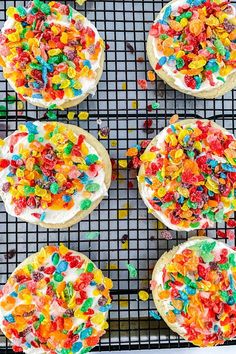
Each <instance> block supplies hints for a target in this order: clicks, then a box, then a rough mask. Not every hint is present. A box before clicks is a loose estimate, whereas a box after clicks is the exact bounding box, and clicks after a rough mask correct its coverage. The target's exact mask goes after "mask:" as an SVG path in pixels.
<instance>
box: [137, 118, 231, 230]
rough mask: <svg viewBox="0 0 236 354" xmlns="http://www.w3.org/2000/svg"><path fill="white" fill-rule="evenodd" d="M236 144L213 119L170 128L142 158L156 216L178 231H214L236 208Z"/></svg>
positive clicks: (145, 188)
mask: <svg viewBox="0 0 236 354" xmlns="http://www.w3.org/2000/svg"><path fill="white" fill-rule="evenodd" d="M235 157H236V140H235V137H234V136H233V135H232V134H230V133H229V132H227V130H226V129H224V128H222V127H220V126H219V125H218V124H216V123H214V122H213V121H209V120H206V119H205V120H199V119H186V120H183V121H179V122H177V123H175V124H172V125H170V126H168V127H166V128H164V129H163V130H162V131H161V132H160V133H159V134H158V135H157V136H156V137H155V138H154V139H153V140H152V141H151V143H150V144H149V145H148V147H147V149H146V150H145V152H144V154H142V155H141V156H140V159H141V167H140V170H139V176H138V184H139V192H140V194H141V197H142V199H143V201H144V203H145V204H146V206H147V207H148V209H149V212H150V213H152V214H153V215H154V216H155V217H156V218H158V219H159V220H160V221H161V222H163V223H164V224H165V225H166V226H167V227H169V228H170V229H173V230H177V231H191V230H193V229H203V228H207V227H211V226H213V225H214V224H215V222H222V221H224V220H227V219H228V218H229V217H230V215H231V214H232V213H233V211H234V210H236V203H235V197H234V193H235V182H236V160H235Z"/></svg>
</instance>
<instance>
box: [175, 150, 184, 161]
mask: <svg viewBox="0 0 236 354" xmlns="http://www.w3.org/2000/svg"><path fill="white" fill-rule="evenodd" d="M183 154H184V152H183V150H182V149H178V150H177V151H176V152H175V158H176V159H179V158H180V157H182V156H183Z"/></svg>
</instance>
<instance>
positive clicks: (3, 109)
mask: <svg viewBox="0 0 236 354" xmlns="http://www.w3.org/2000/svg"><path fill="white" fill-rule="evenodd" d="M6 114H7V109H6V106H3V105H0V117H5V116H6Z"/></svg>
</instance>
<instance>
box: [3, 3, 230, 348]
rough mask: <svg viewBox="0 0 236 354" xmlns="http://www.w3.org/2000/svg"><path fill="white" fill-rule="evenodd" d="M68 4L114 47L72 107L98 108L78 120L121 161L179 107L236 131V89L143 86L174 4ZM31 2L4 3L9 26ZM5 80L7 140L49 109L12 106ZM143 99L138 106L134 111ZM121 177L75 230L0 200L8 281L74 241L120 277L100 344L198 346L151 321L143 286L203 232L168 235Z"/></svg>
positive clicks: (119, 173) (127, 176)
mask: <svg viewBox="0 0 236 354" xmlns="http://www.w3.org/2000/svg"><path fill="white" fill-rule="evenodd" d="M61 2H63V3H66V4H70V5H71V6H73V7H74V8H76V9H77V10H80V11H81V12H82V13H83V14H85V15H86V16H87V17H88V18H89V19H90V20H91V21H92V22H94V23H95V25H96V27H97V29H98V31H99V32H100V34H101V36H102V37H103V38H104V40H105V42H106V44H107V51H106V63H105V67H104V73H103V76H102V79H101V81H100V83H99V85H98V90H97V93H96V95H95V96H94V97H89V98H88V99H87V100H86V101H84V102H83V103H81V104H80V106H78V107H74V108H73V109H70V111H74V112H76V113H77V114H78V113H79V112H80V111H88V112H90V118H89V120H88V121H79V120H78V119H74V120H73V121H72V123H73V124H77V125H79V126H81V127H82V128H84V129H87V130H88V131H89V132H90V133H91V134H93V135H94V136H96V137H98V138H99V136H98V130H99V129H100V128H101V127H109V128H110V133H109V135H108V137H107V139H100V138H99V139H100V140H101V142H102V143H103V144H104V146H105V147H106V148H107V149H108V151H109V154H110V156H111V158H112V159H114V160H115V161H117V160H119V159H122V158H123V159H124V158H125V152H126V150H127V149H128V148H129V147H131V146H133V145H135V144H137V143H138V142H140V141H141V140H144V139H151V138H152V137H153V136H155V135H156V134H157V133H158V132H160V130H161V129H162V128H163V127H164V126H166V125H167V124H168V119H169V118H170V116H171V115H172V114H174V113H178V114H179V115H180V117H181V118H185V117H202V118H209V119H214V120H216V121H217V122H218V123H219V124H222V125H223V126H224V127H226V128H228V129H229V130H230V131H231V132H235V129H236V127H235V123H234V116H235V112H236V110H235V104H234V99H235V97H236V90H233V91H231V92H230V93H228V94H226V95H225V96H224V97H221V98H218V99H215V100H200V99H196V98H193V97H190V96H186V95H183V94H181V93H179V92H177V91H174V90H172V89H171V88H169V87H168V86H166V85H165V84H164V83H163V82H162V81H161V80H159V79H158V80H157V81H156V82H155V83H149V84H148V90H147V91H143V90H141V89H140V88H138V85H137V80H138V79H145V78H146V73H147V70H149V69H150V66H149V64H148V60H147V56H146V53H145V42H146V38H147V33H148V30H149V28H150V25H151V23H152V22H153V20H154V18H155V14H157V12H158V11H159V10H160V9H161V7H162V6H163V5H165V3H166V1H154V0H124V1H123V0H118V1H112V0H106V1H104V0H100V1H98V0H95V1H90V0H88V1H87V3H85V4H84V5H83V6H82V7H79V6H78V5H77V4H76V2H75V1H61ZM27 3H28V1H0V21H1V27H2V25H3V23H4V21H5V19H6V10H7V8H8V7H9V6H17V5H22V4H24V5H26V4H27ZM127 43H129V44H130V45H131V46H132V47H133V48H134V50H133V51H132V50H130V49H128V48H127ZM140 57H141V58H143V60H140V59H139V58H140ZM124 83H125V85H126V89H124ZM0 85H1V86H0V87H1V92H0V104H1V105H6V116H3V117H1V120H0V135H1V137H5V136H7V135H8V134H10V133H11V132H13V131H14V130H15V129H16V128H17V126H18V125H19V124H21V123H24V122H25V120H26V119H35V118H36V119H42V118H44V117H45V113H46V111H45V110H43V109H40V108H36V107H33V106H30V105H27V104H26V105H25V108H24V109H23V111H22V110H21V109H22V107H20V106H19V105H17V104H15V105H12V104H9V102H6V100H5V98H6V96H7V95H13V94H14V92H13V91H12V90H11V88H10V87H9V86H8V84H7V83H6V81H5V80H4V79H3V78H2V77H1V79H0ZM134 102H136V105H137V108H136V109H134V108H133V107H134ZM152 102H159V104H160V108H159V109H158V110H157V111H152V112H149V111H148V108H147V107H148V105H150V104H151V103H152ZM77 114H76V116H75V117H77ZM16 117H18V118H17V119H16ZM146 118H151V119H152V120H153V123H154V124H153V130H151V131H147V130H145V129H143V122H144V120H145V119H146ZM58 120H59V121H61V122H67V123H68V120H67V111H59V112H58ZM70 123H71V122H70ZM98 123H99V124H98ZM116 165H117V164H116ZM114 175H116V178H115V179H114V180H113V182H112V186H111V189H110V191H109V196H108V198H107V199H105V200H103V202H102V203H101V204H100V205H99V207H98V208H97V209H96V210H95V211H93V213H92V214H91V215H89V216H88V217H87V218H86V219H85V220H83V221H81V222H80V223H79V224H76V225H74V226H73V227H71V228H70V229H66V230H64V229H63V230H45V229H42V228H40V227H37V226H34V225H30V224H27V223H25V222H22V221H20V220H17V219H15V218H13V217H11V216H9V215H8V214H7V213H6V212H5V209H4V206H3V203H2V202H1V203H0V234H1V236H0V283H1V285H3V284H4V283H5V282H6V280H7V278H8V276H9V275H10V274H11V272H12V271H13V270H14V269H15V267H16V265H17V264H19V263H20V262H21V261H23V260H24V259H25V258H26V257H27V256H28V255H30V254H32V253H33V252H36V251H37V250H39V249H40V248H41V247H42V246H44V245H46V244H58V243H60V242H64V243H65V244H66V245H67V246H68V247H70V248H72V249H75V250H80V251H81V252H84V253H85V254H86V255H87V256H88V257H90V258H91V259H92V260H93V261H95V263H96V264H97V265H98V266H99V267H100V268H101V269H102V270H103V271H104V272H105V273H106V275H108V276H109V277H111V278H112V279H113V282H114V289H113V290H112V296H113V308H112V310H111V311H110V315H109V322H110V329H109V331H108V332H107V334H106V335H105V336H104V337H103V338H102V340H101V343H100V345H99V346H98V347H97V348H96V350H100V351H105V350H110V351H112V350H126V349H129V350H134V349H151V348H180V347H186V346H190V344H188V343H187V342H185V341H184V340H182V339H181V338H179V337H178V336H177V335H175V334H174V333H172V332H171V331H170V330H169V329H168V327H167V326H166V325H165V323H164V322H163V321H156V320H154V319H152V318H150V316H149V311H150V310H155V306H154V303H153V301H152V299H151V297H150V299H149V300H148V301H147V302H141V301H138V291H139V290H140V289H143V290H147V291H149V290H148V289H149V281H150V277H151V272H152V269H153V266H154V264H155V262H156V260H157V259H158V258H159V257H160V255H161V254H162V253H163V252H165V251H166V250H169V249H170V248H171V247H172V246H173V245H175V244H178V243H180V242H183V241H185V240H186V239H187V237H188V236H193V234H194V232H193V233H190V234H187V233H185V232H181V233H178V232H174V231H172V232H171V233H172V237H173V238H172V239H171V240H166V239H165V238H164V237H163V234H162V232H161V231H162V228H161V225H160V224H159V223H158V222H157V221H156V219H154V218H153V217H152V216H151V215H149V214H148V213H147V208H146V207H145V205H144V204H143V202H142V201H141V200H140V196H139V194H138V190H137V184H136V173H135V171H130V170H127V169H126V170H125V169H122V168H120V167H119V165H118V167H116V168H115V170H114ZM130 182H132V183H133V185H134V187H133V188H129V187H128V185H130ZM119 210H126V211H127V217H126V218H124V219H119V217H118V215H119V214H118V212H119ZM219 229H220V230H223V231H225V225H224V224H218V225H217V226H216V228H214V229H211V230H208V231H207V235H209V236H213V237H216V231H217V230H219ZM90 231H99V237H98V238H97V239H95V240H92V241H88V240H87V238H86V234H87V233H88V232H90ZM232 231H234V232H235V230H232ZM195 234H196V232H195ZM124 235H128V243H129V247H128V249H125V247H122V239H124V237H123V236H124ZM126 238H127V236H126ZM232 246H233V244H232ZM127 262H128V263H132V264H133V265H134V266H136V267H137V270H138V276H137V278H136V279H131V278H130V276H129V274H128V271H127V268H126V263H127ZM235 343H236V341H232V342H231V343H226V345H227V344H235ZM0 353H5V354H6V353H7V354H9V353H12V351H11V349H10V344H9V343H7V341H6V340H5V338H4V336H2V337H1V338H0Z"/></svg>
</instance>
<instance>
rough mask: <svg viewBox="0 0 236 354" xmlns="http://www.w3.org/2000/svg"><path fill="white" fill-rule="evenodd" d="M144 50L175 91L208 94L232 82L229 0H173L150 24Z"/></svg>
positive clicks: (233, 34)
mask: <svg viewBox="0 0 236 354" xmlns="http://www.w3.org/2000/svg"><path fill="white" fill-rule="evenodd" d="M147 53H148V57H149V61H150V63H151V65H152V67H153V68H154V70H155V71H156V73H157V74H158V75H159V76H160V77H161V78H162V79H163V80H164V81H166V83H167V84H169V85H170V86H171V87H173V88H174V89H176V90H179V91H181V92H184V93H187V94H190V95H193V96H197V97H202V98H214V97H217V96H221V95H223V94H225V93H226V92H227V91H230V90H231V89H232V88H234V86H235V82H236V11H235V7H234V6H233V5H231V4H230V2H229V1H220V0H212V1H211V0H187V1H185V0H174V1H171V2H170V3H168V4H167V5H166V6H165V7H164V8H163V9H162V10H161V12H160V13H159V15H158V16H157V18H156V21H155V22H154V24H153V25H152V27H151V29H150V32H149V37H148V43H147Z"/></svg>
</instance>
